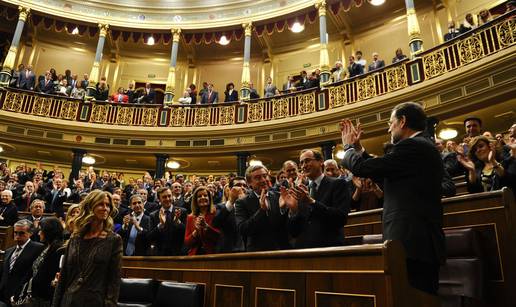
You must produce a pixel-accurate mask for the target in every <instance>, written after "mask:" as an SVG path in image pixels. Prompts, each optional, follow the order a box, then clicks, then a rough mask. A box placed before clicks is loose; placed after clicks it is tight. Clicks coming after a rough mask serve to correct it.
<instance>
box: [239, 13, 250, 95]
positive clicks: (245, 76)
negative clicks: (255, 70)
mask: <svg viewBox="0 0 516 307" xmlns="http://www.w3.org/2000/svg"><path fill="white" fill-rule="evenodd" d="M242 27H243V28H244V33H245V38H244V65H243V67H242V89H240V97H241V98H242V100H248V99H249V97H250V95H251V90H250V89H249V83H250V82H251V71H250V70H249V62H250V61H251V33H252V30H253V25H252V23H250V22H249V23H244V24H242Z"/></svg>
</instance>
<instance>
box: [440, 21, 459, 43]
mask: <svg viewBox="0 0 516 307" xmlns="http://www.w3.org/2000/svg"><path fill="white" fill-rule="evenodd" d="M459 35H460V31H459V30H457V29H456V28H455V21H453V20H452V21H450V22H448V33H446V34H444V41H445V42H447V41H449V40H451V39H454V38H455V37H457V36H459Z"/></svg>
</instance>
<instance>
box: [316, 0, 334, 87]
mask: <svg viewBox="0 0 516 307" xmlns="http://www.w3.org/2000/svg"><path fill="white" fill-rule="evenodd" d="M315 7H316V8H317V10H318V12H319V37H320V50H319V66H320V69H321V76H320V77H321V80H320V83H321V85H324V84H325V83H328V82H329V81H330V76H331V73H330V56H329V55H328V38H327V32H326V0H317V2H316V4H315Z"/></svg>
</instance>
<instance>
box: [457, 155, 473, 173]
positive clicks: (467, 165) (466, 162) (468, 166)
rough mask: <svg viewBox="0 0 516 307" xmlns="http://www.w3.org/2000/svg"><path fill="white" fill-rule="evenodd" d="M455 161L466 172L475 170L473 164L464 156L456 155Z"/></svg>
mask: <svg viewBox="0 0 516 307" xmlns="http://www.w3.org/2000/svg"><path fill="white" fill-rule="evenodd" d="M457 160H458V161H459V163H460V164H462V166H464V167H465V168H466V169H467V170H468V171H474V170H475V163H474V162H473V161H471V160H470V159H469V158H467V157H466V156H464V155H457Z"/></svg>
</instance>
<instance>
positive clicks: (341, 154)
mask: <svg viewBox="0 0 516 307" xmlns="http://www.w3.org/2000/svg"><path fill="white" fill-rule="evenodd" d="M344 153H345V152H344V150H339V151H337V153H336V154H335V157H337V159H339V160H342V159H344Z"/></svg>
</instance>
